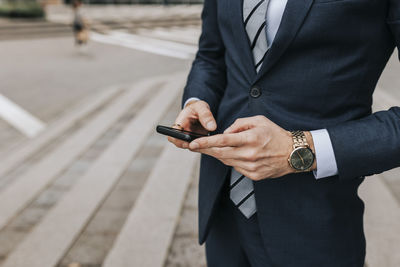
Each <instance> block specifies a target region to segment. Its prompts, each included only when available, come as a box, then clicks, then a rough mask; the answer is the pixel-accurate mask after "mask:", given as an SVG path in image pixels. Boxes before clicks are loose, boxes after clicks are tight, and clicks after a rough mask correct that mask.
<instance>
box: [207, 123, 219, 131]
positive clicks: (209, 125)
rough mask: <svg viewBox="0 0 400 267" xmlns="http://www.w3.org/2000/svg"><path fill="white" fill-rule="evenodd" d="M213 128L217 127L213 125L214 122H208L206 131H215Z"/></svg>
mask: <svg viewBox="0 0 400 267" xmlns="http://www.w3.org/2000/svg"><path fill="white" fill-rule="evenodd" d="M215 127H217V125H215V122H213V121H210V122H209V123H207V129H208V130H211V129H215Z"/></svg>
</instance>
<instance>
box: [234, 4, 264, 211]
mask: <svg viewBox="0 0 400 267" xmlns="http://www.w3.org/2000/svg"><path fill="white" fill-rule="evenodd" d="M268 3H269V0H244V1H243V20H244V26H245V27H246V32H247V35H248V37H249V40H250V47H251V50H252V53H253V59H254V64H255V68H256V71H257V72H259V71H260V69H261V66H262V63H263V60H264V58H265V55H266V54H267V51H268V42H267V31H266V19H265V17H266V14H267V9H268ZM230 198H231V200H232V201H233V203H234V204H235V205H236V207H237V208H238V209H239V210H240V211H241V212H242V213H243V215H244V216H246V218H250V217H251V216H252V215H253V214H255V213H256V212H257V207H256V199H255V196H254V186H253V182H252V180H250V179H249V178H247V177H245V176H244V175H242V174H240V173H238V172H237V171H236V170H235V169H232V173H231V181H230Z"/></svg>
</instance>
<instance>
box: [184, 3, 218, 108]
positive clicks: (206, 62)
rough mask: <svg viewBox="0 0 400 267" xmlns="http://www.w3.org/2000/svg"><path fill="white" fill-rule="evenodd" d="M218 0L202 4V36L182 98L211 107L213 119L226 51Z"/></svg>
mask: <svg viewBox="0 0 400 267" xmlns="http://www.w3.org/2000/svg"><path fill="white" fill-rule="evenodd" d="M217 12H218V11H217V0H205V1H204V8H203V12H202V21H203V25H202V34H201V36H200V41H199V50H198V52H197V54H196V58H195V60H194V62H193V65H192V68H191V71H190V74H189V77H188V81H187V84H186V87H185V90H184V94H183V98H182V106H183V104H184V103H185V102H186V100H187V99H189V98H191V97H197V98H199V99H201V100H204V101H205V102H207V103H208V104H209V105H210V108H211V111H212V112H213V114H214V115H215V113H216V110H217V108H218V105H219V102H220V100H221V98H222V96H223V94H224V91H225V86H226V66H225V60H224V53H225V47H224V44H223V41H222V38H221V35H220V31H219V26H218V22H217Z"/></svg>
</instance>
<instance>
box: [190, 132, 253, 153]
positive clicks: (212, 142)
mask: <svg viewBox="0 0 400 267" xmlns="http://www.w3.org/2000/svg"><path fill="white" fill-rule="evenodd" d="M245 140H246V139H245V136H244V135H243V134H241V133H237V134H217V135H213V136H208V137H201V138H198V139H196V140H194V141H193V142H191V143H190V144H189V148H190V149H194V150H195V149H206V148H211V147H239V146H242V145H244V144H245Z"/></svg>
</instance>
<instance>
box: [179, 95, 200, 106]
mask: <svg viewBox="0 0 400 267" xmlns="http://www.w3.org/2000/svg"><path fill="white" fill-rule="evenodd" d="M192 100H200V99H199V98H197V97H191V98H189V99H188V100H186V101H185V104H184V105H183V107H184V108H185V107H186V105H187V104H188V103H189V102H190V101H192Z"/></svg>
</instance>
